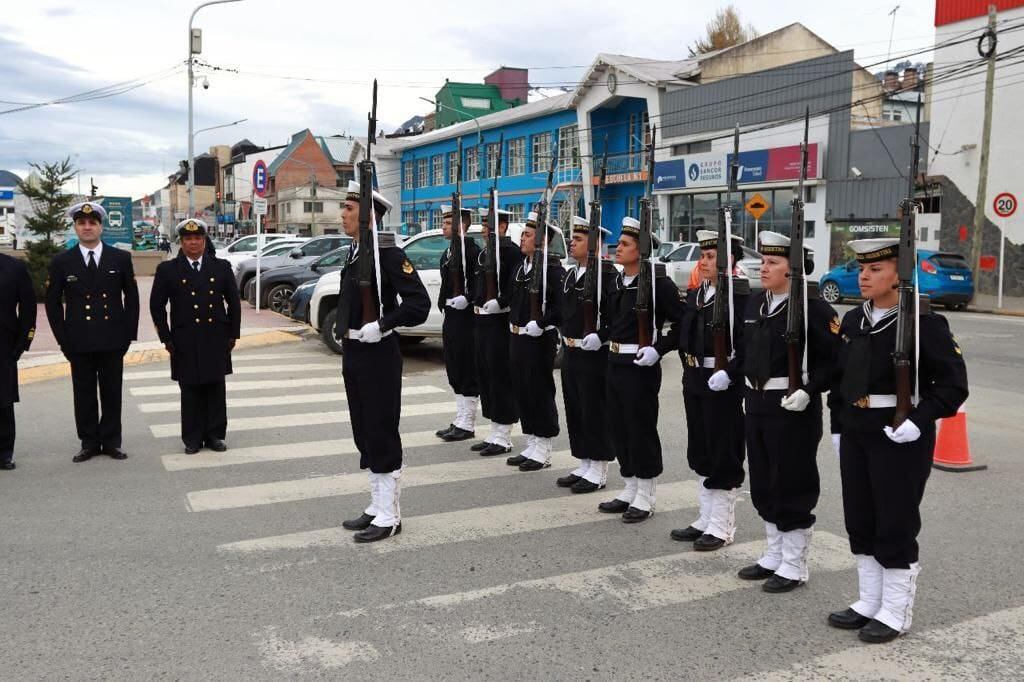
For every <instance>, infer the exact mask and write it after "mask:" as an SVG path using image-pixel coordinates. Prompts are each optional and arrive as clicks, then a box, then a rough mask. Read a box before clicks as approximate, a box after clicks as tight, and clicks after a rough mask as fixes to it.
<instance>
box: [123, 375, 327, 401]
mask: <svg viewBox="0 0 1024 682" xmlns="http://www.w3.org/2000/svg"><path fill="white" fill-rule="evenodd" d="M344 383H345V382H344V380H343V379H342V378H341V374H340V373H338V374H335V375H332V376H319V377H306V378H305V379H268V380H265V381H260V380H250V381H246V380H239V379H233V378H232V377H228V378H227V382H226V383H225V388H226V389H227V392H228V393H232V392H234V391H270V390H275V389H280V388H314V387H319V386H341V385H342V384H344ZM128 392H129V393H131V394H132V395H134V396H155V395H178V393H179V392H180V389H179V388H178V384H176V383H174V384H159V385H157V386H133V387H131V388H129V389H128Z"/></svg>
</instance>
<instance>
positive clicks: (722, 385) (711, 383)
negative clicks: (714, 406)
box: [708, 369, 732, 391]
mask: <svg viewBox="0 0 1024 682" xmlns="http://www.w3.org/2000/svg"><path fill="white" fill-rule="evenodd" d="M731 385H732V379H730V378H729V374H728V373H727V372H726V371H725V370H724V369H720V370H718V371H717V372H715V373H714V374H712V375H711V376H710V377H708V388H710V389H711V390H712V391H724V390H726V389H727V388H729V386H731Z"/></svg>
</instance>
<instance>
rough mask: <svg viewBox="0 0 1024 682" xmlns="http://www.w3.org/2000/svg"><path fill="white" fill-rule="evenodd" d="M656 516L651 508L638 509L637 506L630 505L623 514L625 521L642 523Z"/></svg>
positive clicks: (623, 520)
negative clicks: (645, 509)
mask: <svg viewBox="0 0 1024 682" xmlns="http://www.w3.org/2000/svg"><path fill="white" fill-rule="evenodd" d="M652 516H654V512H653V511H651V510H647V511H644V510H643V509H637V508H636V507H632V506H631V507H629V508H628V509H626V511H625V512H623V514H622V522H623V523H640V522H641V521H646V520H647V519H649V518H651V517H652Z"/></svg>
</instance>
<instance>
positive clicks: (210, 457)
mask: <svg viewBox="0 0 1024 682" xmlns="http://www.w3.org/2000/svg"><path fill="white" fill-rule="evenodd" d="M512 435H513V436H519V435H521V432H520V431H519V429H518V427H517V428H516V429H515V430H513V432H512ZM470 442H471V441H465V443H463V445H465V447H466V449H467V451H468V449H469V443H470ZM441 443H442V441H441V440H440V439H439V438H438V437H437V436H435V435H434V432H433V431H413V432H411V433H403V434H402V448H403V449H408V448H417V447H424V446H428V445H439V444H441ZM455 445H456V446H458V445H459V444H458V443H456V444H455ZM355 452H356V445H355V442H353V440H352V439H351V438H336V439H331V440H315V441H307V442H299V443H281V444H275V445H256V446H253V447H247V448H231V449H230V450H228V451H227V452H210V451H207V450H204V451H202V452H200V453H199V454H196V455H185V454H174V455H164V456H162V457H161V458H160V459H161V461H162V462H163V465H164V468H165V469H166V470H167V471H185V470H188V469H212V468H216V467H224V466H234V465H236V464H257V463H260V462H281V461H286V460H290V459H305V458H307V457H332V456H335V455H351V454H353V453H355Z"/></svg>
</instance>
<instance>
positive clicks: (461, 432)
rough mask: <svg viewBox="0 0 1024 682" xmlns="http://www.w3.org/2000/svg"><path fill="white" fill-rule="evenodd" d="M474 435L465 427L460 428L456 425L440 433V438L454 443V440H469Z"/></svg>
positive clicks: (474, 435)
mask: <svg viewBox="0 0 1024 682" xmlns="http://www.w3.org/2000/svg"><path fill="white" fill-rule="evenodd" d="M475 437H476V434H475V433H473V432H472V431H467V430H466V429H460V428H459V427H458V426H454V427H452V429H451V430H450V431H448V432H447V433H445V434H442V436H441V440H443V441H447V442H449V443H454V442H455V441H460V440H469V439H470V438H475Z"/></svg>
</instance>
